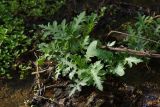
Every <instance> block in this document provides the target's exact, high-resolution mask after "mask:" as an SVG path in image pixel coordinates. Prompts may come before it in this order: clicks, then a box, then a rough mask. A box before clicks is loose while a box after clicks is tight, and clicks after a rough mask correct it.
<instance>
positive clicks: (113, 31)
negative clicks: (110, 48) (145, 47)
mask: <svg viewBox="0 0 160 107" xmlns="http://www.w3.org/2000/svg"><path fill="white" fill-rule="evenodd" d="M112 33H118V34H122V35H125V36H128V35H129V34H128V33H124V32H120V31H115V30H111V31H110V32H109V33H108V35H107V37H108V36H110V35H111V34H112ZM135 37H137V38H140V39H143V40H146V41H149V42H153V43H157V44H160V43H159V42H157V41H154V40H151V39H147V38H144V37H139V36H135Z"/></svg>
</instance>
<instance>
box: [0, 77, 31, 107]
mask: <svg viewBox="0 0 160 107" xmlns="http://www.w3.org/2000/svg"><path fill="white" fill-rule="evenodd" d="M32 85H33V79H31V78H30V79H27V80H4V79H0V107H25V104H24V102H25V101H27V100H28V99H29V98H31V97H32V94H31V87H32Z"/></svg>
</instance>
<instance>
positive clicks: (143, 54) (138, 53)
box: [100, 46, 160, 58]
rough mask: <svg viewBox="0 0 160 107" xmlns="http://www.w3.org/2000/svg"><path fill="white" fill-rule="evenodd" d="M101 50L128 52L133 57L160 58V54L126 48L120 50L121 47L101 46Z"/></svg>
mask: <svg viewBox="0 0 160 107" xmlns="http://www.w3.org/2000/svg"><path fill="white" fill-rule="evenodd" d="M100 48H101V49H106V50H109V51H115V52H126V53H128V54H131V55H136V56H141V57H149V58H160V54H158V53H153V52H150V51H137V50H133V49H128V48H126V47H123V48H120V47H108V46H101V47H100Z"/></svg>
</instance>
